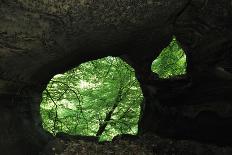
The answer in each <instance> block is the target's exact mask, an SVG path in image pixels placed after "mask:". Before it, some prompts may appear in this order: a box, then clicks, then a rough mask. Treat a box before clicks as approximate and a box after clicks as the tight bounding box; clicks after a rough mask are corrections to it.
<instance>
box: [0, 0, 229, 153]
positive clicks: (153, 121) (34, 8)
mask: <svg viewBox="0 0 232 155" xmlns="http://www.w3.org/2000/svg"><path fill="white" fill-rule="evenodd" d="M49 2H50V1H42V0H41V1H36V2H34V1H30V2H29V1H26V0H11V1H9V2H8V1H5V0H1V1H0V17H1V18H0V23H1V25H0V78H1V80H0V113H1V117H0V125H1V128H0V131H1V132H0V150H1V152H3V153H4V154H6V155H7V154H9V155H12V154H18V155H20V154H22V155H24V154H37V153H38V152H39V151H40V150H41V149H42V148H43V146H44V145H45V144H46V143H47V142H48V141H49V139H50V138H51V136H49V134H47V133H45V132H44V131H43V130H42V128H41V120H40V116H39V103H40V99H41V93H42V90H43V89H44V87H45V86H46V84H47V82H48V81H49V79H50V78H51V77H52V76H53V75H54V74H57V73H60V72H64V71H65V70H67V69H70V68H72V67H74V66H76V65H78V64H80V63H82V62H85V61H87V60H91V59H96V58H101V57H104V56H108V55H112V56H120V55H121V56H122V57H123V58H124V59H125V60H127V61H128V63H130V64H131V65H132V66H133V67H134V68H135V70H136V73H137V78H138V80H139V81H140V83H141V87H142V89H143V93H144V96H145V98H146V100H145V102H144V104H143V115H142V118H141V121H140V133H141V134H142V133H146V132H155V133H159V134H161V135H164V136H174V137H178V138H194V139H198V140H202V138H203V140H206V141H213V142H217V143H221V141H222V140H223V139H224V138H225V137H226V136H227V135H228V134H229V135H231V133H230V130H229V129H231V128H230V124H231V117H232V116H231V110H230V109H231V101H232V99H231V95H230V92H231V89H232V86H231V79H232V78H231V77H232V75H231V65H232V64H231V59H230V58H231V53H230V50H231V36H232V35H231V27H232V25H231V7H232V6H231V2H230V1H229V0H222V1H220V3H219V2H218V1H216V0H211V1H207V0H189V1H188V0H181V1H180V0H168V1H163V0H147V1H136V0H135V1H131V0H128V1H127V0H125V1H123V2H122V1H120V2H119V1H117V0H105V1H101V2H100V1H90V0H84V1H71V0H70V1H65V2H61V1H59V0H57V1H55V2H53V3H49ZM172 35H175V36H176V38H177V40H178V41H179V42H180V44H181V46H182V47H183V48H184V50H185V51H186V54H187V59H188V66H189V67H188V75H187V78H183V79H172V80H168V81H162V80H159V79H156V78H155V77H154V76H153V73H152V72H151V71H150V65H151V63H152V60H153V59H154V57H156V56H157V55H158V53H159V52H160V51H161V50H162V49H163V48H164V47H165V46H167V45H168V44H169V42H170V40H171V39H172ZM141 51H144V52H141ZM154 51H155V54H154ZM179 96H181V97H184V99H183V100H181V101H180V100H178V99H177V98H178V97H179ZM173 116H175V117H173ZM206 122H210V123H209V125H208V126H206V125H205V123H206ZM211 127H212V128H214V129H215V130H214V131H213V132H212V133H209V134H207V131H208V129H209V128H211ZM222 127H223V129H225V128H226V130H222ZM183 131H186V132H183ZM198 131H202V134H203V135H206V137H202V135H199V134H197V133H198ZM192 133H194V134H192ZM218 133H219V134H218ZM189 135H191V136H189ZM209 136H210V138H209ZM228 137H229V136H228ZM224 142H226V143H228V142H229V143H230V142H231V141H230V140H228V139H227V140H226V141H224Z"/></svg>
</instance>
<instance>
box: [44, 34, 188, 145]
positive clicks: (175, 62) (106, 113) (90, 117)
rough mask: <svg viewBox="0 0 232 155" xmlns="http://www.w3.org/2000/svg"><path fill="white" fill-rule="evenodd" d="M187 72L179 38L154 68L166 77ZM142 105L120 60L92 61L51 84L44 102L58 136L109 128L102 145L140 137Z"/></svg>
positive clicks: (131, 75) (47, 117) (48, 122)
mask: <svg viewBox="0 0 232 155" xmlns="http://www.w3.org/2000/svg"><path fill="white" fill-rule="evenodd" d="M185 69H186V56H185V54H184V52H183V50H182V49H181V48H180V47H179V46H178V44H177V42H176V40H175V38H174V39H173V41H172V42H171V43H170V45H169V46H168V47H167V48H165V49H164V50H163V51H162V53H161V54H160V56H159V57H158V58H157V59H156V60H155V61H154V62H153V65H152V70H153V71H154V72H156V73H158V74H159V76H160V77H161V78H169V77H172V76H176V75H181V74H185ZM142 100H143V95H142V92H141V89H140V87H139V83H138V81H137V80H136V78H135V74H134V70H133V69H132V68H131V67H130V66H129V65H128V64H126V63H125V62H123V61H122V60H121V59H119V58H114V57H106V58H104V59H100V60H94V61H90V62H87V63H83V64H81V65H80V66H78V67H77V68H74V69H72V70H70V71H67V72H66V73H64V74H58V75H56V76H55V77H54V78H53V79H51V81H50V83H49V84H48V86H47V89H46V90H44V92H43V101H42V103H41V115H42V118H43V126H44V128H45V129H47V130H48V131H50V132H52V133H53V134H54V135H55V134H56V133H57V132H67V133H69V134H82V135H96V134H97V132H98V131H99V129H100V127H102V126H104V124H107V125H106V127H105V128H104V131H103V132H101V133H100V140H110V139H111V138H112V137H114V136H115V135H117V134H123V133H130V134H136V132H137V126H138V119H139V114H140V103H141V102H142ZM107 117H109V118H108V119H107Z"/></svg>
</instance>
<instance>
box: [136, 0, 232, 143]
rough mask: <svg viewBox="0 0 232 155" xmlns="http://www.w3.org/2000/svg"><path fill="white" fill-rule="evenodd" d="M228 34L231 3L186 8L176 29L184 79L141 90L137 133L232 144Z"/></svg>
mask: <svg viewBox="0 0 232 155" xmlns="http://www.w3.org/2000/svg"><path fill="white" fill-rule="evenodd" d="M231 28H232V23H231V2H230V1H226V0H224V1H220V3H219V2H218V1H215V0H212V1H192V2H191V3H190V5H189V6H188V7H187V8H186V9H185V11H184V12H183V13H182V14H181V15H180V16H179V18H178V19H177V20H176V22H175V24H174V34H175V36H176V37H177V40H178V41H179V43H180V45H181V46H182V48H183V49H184V50H185V52H186V55H187V60H188V68H187V75H186V77H183V78H182V79H170V80H166V81H165V80H153V81H151V83H152V84H147V85H145V86H143V87H144V90H147V92H148V93H145V94H147V101H146V103H145V107H144V108H145V110H144V116H143V117H142V120H141V125H140V127H141V130H140V131H141V133H144V132H157V133H160V134H161V135H164V136H168V135H169V136H173V137H176V138H194V139H197V140H201V141H202V140H203V141H207V142H214V143H220V144H222V143H231V139H230V138H229V137H230V136H231V134H232V133H231V128H232V127H231V123H232V113H231V110H232V105H231V104H232V97H231V92H232V81H231V80H232V74H231V73H232V72H231V67H232V61H231V43H232V42H231V37H232V35H231V32H232V29H231ZM144 81H148V79H147V80H144ZM151 87H153V89H154V88H156V91H157V93H156V102H154V94H152V95H150V93H151V91H149V90H150V89H151ZM157 98H158V99H157ZM146 106H147V107H146Z"/></svg>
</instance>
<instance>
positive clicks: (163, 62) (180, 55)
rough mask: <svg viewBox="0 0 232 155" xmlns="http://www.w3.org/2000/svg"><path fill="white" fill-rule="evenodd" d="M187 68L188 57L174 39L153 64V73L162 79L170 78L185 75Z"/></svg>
mask: <svg viewBox="0 0 232 155" xmlns="http://www.w3.org/2000/svg"><path fill="white" fill-rule="evenodd" d="M186 66H187V63H186V55H185V53H184V51H183V50H182V49H181V47H180V46H179V45H178V44H177V41H176V39H175V38H174V39H173V41H172V42H171V43H170V44H169V46H168V47H166V48H165V49H164V50H163V51H162V52H161V53H160V55H159V57H158V58H157V59H156V60H155V61H154V62H153V64H152V71H153V72H155V73H157V74H158V75H159V77H160V78H170V77H172V76H177V75H182V74H185V72H186Z"/></svg>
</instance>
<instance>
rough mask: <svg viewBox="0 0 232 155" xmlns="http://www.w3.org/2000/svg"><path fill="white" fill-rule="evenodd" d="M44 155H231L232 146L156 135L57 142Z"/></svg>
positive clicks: (47, 148)
mask: <svg viewBox="0 0 232 155" xmlns="http://www.w3.org/2000/svg"><path fill="white" fill-rule="evenodd" d="M45 148H46V149H45V150H44V151H43V153H41V155H231V154H232V147H231V146H218V145H214V144H205V143H204V144H203V143H199V142H196V141H189V140H171V139H167V138H160V137H159V136H156V135H143V136H140V137H137V136H129V137H118V138H115V139H114V140H113V141H111V142H100V143H96V142H93V141H92V142H91V141H85V140H69V141H67V140H62V139H58V138H56V139H54V140H53V141H51V142H50V143H49V144H48V145H47V146H46V147H45Z"/></svg>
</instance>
